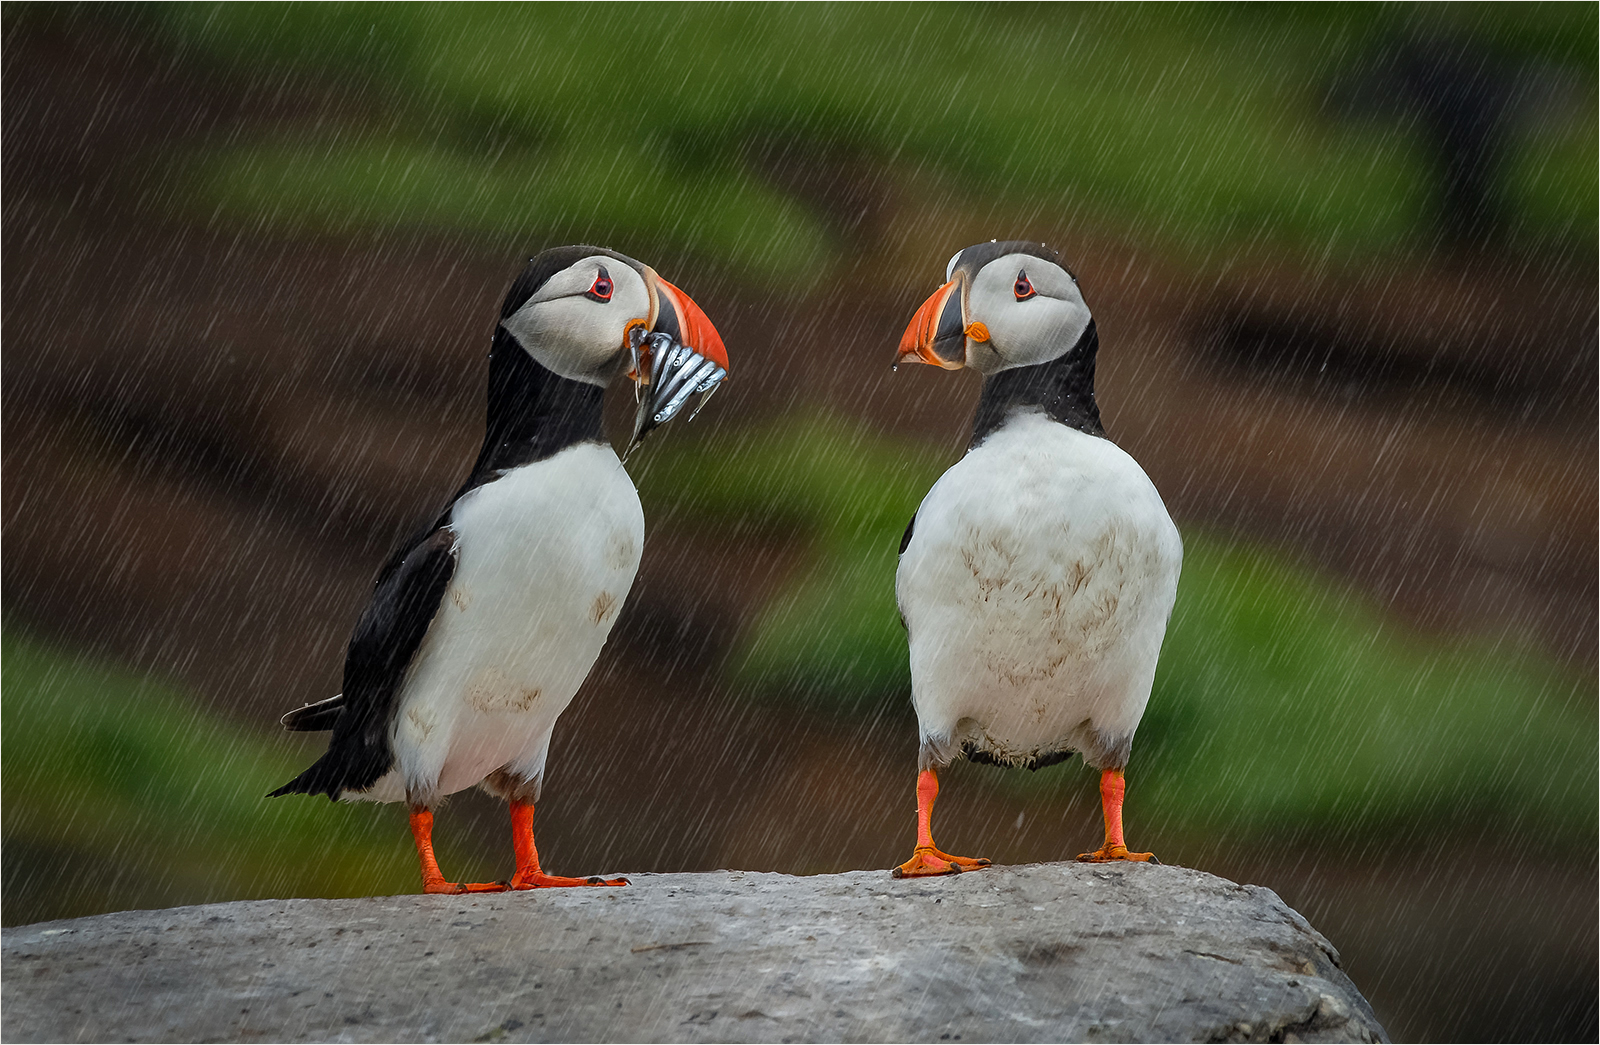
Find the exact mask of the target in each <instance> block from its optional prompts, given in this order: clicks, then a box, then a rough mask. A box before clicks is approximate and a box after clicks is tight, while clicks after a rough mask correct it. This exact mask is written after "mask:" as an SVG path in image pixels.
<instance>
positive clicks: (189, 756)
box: [0, 630, 417, 925]
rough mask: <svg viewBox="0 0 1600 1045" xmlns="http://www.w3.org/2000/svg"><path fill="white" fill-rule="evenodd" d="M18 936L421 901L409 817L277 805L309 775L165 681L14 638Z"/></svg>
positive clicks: (10, 634)
mask: <svg viewBox="0 0 1600 1045" xmlns="http://www.w3.org/2000/svg"><path fill="white" fill-rule="evenodd" d="M0 643H3V645H0V650H3V665H4V701H3V707H4V723H5V728H4V732H3V734H0V782H3V784H0V787H3V791H4V794H5V817H4V821H3V835H4V847H3V853H4V868H5V890H4V895H5V922H6V924H8V925H13V924H17V923H18V922H26V921H36V920H42V919H47V918H66V917H74V916H77V915H80V914H90V913H96V912H99V911H103V910H112V909H119V908H129V907H167V906H171V905H173V904H177V903H185V904H188V903H206V902H210V901H216V900H240V899H261V898H268V897H280V896H365V895H371V894H374V893H396V892H410V891H415V889H416V884H417V879H416V874H417V872H416V857H415V854H414V852H413V850H412V846H411V837H410V834H409V833H408V832H407V830H406V825H405V820H404V817H403V816H401V817H397V816H395V815H393V813H392V811H390V812H391V815H389V816H383V815H382V814H381V812H379V811H377V810H374V809H371V808H361V807H352V806H348V805H335V804H334V803H331V802H328V801H327V800H325V799H322V800H317V801H307V800H305V799H304V798H288V799H267V798H266V797H264V796H265V795H266V793H267V792H268V791H269V790H271V789H272V788H275V787H277V786H278V785H279V784H282V783H283V782H284V781H285V780H288V779H289V778H290V777H292V776H293V775H294V774H295V773H296V772H298V771H299V770H300V769H302V768H304V764H303V762H301V761H300V760H297V759H296V758H295V757H294V756H293V755H291V754H289V753H288V750H287V745H285V744H284V743H283V742H282V741H281V740H280V741H278V742H274V741H272V740H270V739H268V738H267V737H266V736H263V735H261V734H259V733H254V732H248V731H246V730H244V729H241V728H239V727H238V726H237V725H234V724H232V723H229V722H226V721H224V720H222V719H220V718H219V717H217V716H215V715H212V714H210V713H208V712H206V711H204V710H202V709H201V707H200V705H199V704H198V702H197V701H196V700H195V699H194V697H193V696H192V695H191V694H187V693H184V692H182V691H181V690H179V689H177V688H176V687H172V686H168V685H164V684H162V683H161V682H159V681H157V680H153V679H150V678H145V677H140V676H136V675H133V674H130V673H129V672H127V671H124V670H121V669H118V668H116V667H113V666H110V665H106V664H103V663H99V662H96V661H95V660H93V659H91V658H88V657H83V656H79V655H76V654H74V653H73V652H71V651H67V650H62V649H59V648H57V647H54V646H52V645H49V644H47V643H44V642H41V641H38V640H36V639H33V638H30V637H27V636H25V635H19V634H17V633H15V632H14V631H11V630H7V632H6V633H5V634H4V636H3V637H0Z"/></svg>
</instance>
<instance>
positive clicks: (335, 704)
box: [278, 693, 344, 733]
mask: <svg viewBox="0 0 1600 1045" xmlns="http://www.w3.org/2000/svg"><path fill="white" fill-rule="evenodd" d="M343 714H344V694H343V693H337V694H335V695H333V696H331V697H329V698H328V699H327V700H319V701H317V702H316V703H315V704H307V705H305V706H304V707H298V708H295V709H294V710H293V711H291V712H289V713H288V714H287V715H285V716H283V717H282V718H280V719H279V720H278V721H279V722H282V723H283V728H284V729H287V730H292V731H293V732H296V733H317V732H321V731H322V730H325V729H332V728H333V726H334V723H336V722H338V721H339V718H340V716H342V715H343Z"/></svg>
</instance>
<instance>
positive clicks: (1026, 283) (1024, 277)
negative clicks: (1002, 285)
mask: <svg viewBox="0 0 1600 1045" xmlns="http://www.w3.org/2000/svg"><path fill="white" fill-rule="evenodd" d="M1011 290H1012V292H1013V293H1015V294H1016V295H1017V300H1018V301H1026V300H1028V299H1029V298H1031V297H1037V296H1038V293H1039V292H1038V291H1037V290H1034V289H1033V283H1032V281H1030V280H1029V279H1028V271H1027V269H1021V270H1019V271H1018V272H1017V281H1016V282H1015V283H1014V284H1012V286H1011Z"/></svg>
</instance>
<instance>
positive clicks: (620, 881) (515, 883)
mask: <svg viewBox="0 0 1600 1045" xmlns="http://www.w3.org/2000/svg"><path fill="white" fill-rule="evenodd" d="M627 884H628V880H627V879H626V878H601V877H598V876H590V877H588V878H562V877H561V876H559V875H553V874H545V873H543V872H542V871H518V872H517V873H516V874H515V875H513V876H512V878H511V888H512V889H515V890H519V891H520V890H524V889H570V888H573V887H575V886H581V885H627Z"/></svg>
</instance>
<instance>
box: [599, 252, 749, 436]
mask: <svg viewBox="0 0 1600 1045" xmlns="http://www.w3.org/2000/svg"><path fill="white" fill-rule="evenodd" d="M645 283H646V285H648V286H649V288H650V298H651V300H650V306H651V307H650V312H651V315H650V318H649V321H648V325H647V326H646V325H641V328H640V329H639V330H638V331H637V332H636V334H635V332H630V338H629V347H630V348H631V349H632V350H633V351H635V352H636V353H637V357H636V361H635V364H634V368H633V371H632V373H633V376H634V377H635V379H636V380H637V381H638V382H639V384H640V386H641V391H642V390H643V387H644V386H648V391H642V394H641V395H640V397H639V410H638V413H637V414H636V415H635V416H634V421H633V439H632V440H631V441H630V442H629V444H628V450H627V453H624V454H623V457H624V458H626V457H627V454H628V453H632V452H633V449H634V447H636V446H638V445H639V443H640V442H641V441H643V439H644V437H645V436H646V435H647V434H649V432H651V431H652V430H653V429H656V428H659V427H661V426H662V425H664V424H666V423H667V422H668V421H670V420H672V419H673V418H674V417H675V416H677V414H678V412H679V411H680V410H682V409H683V406H684V404H685V403H687V402H688V401H689V397H690V396H692V395H695V394H696V393H698V394H699V395H700V405H701V406H704V405H705V402H706V400H707V399H709V398H710V397H711V393H713V392H715V391H716V390H717V386H718V385H719V384H720V383H721V382H722V381H723V379H724V378H726V377H727V376H728V350H727V348H726V347H725V346H724V345H723V343H722V335H720V334H718V333H717V328H716V327H715V326H713V325H712V323H711V317H709V316H707V315H706V314H705V311H704V310H703V309H702V308H701V307H700V306H699V305H697V304H695V303H694V300H693V299H692V298H690V297H689V295H687V294H685V293H684V292H683V291H681V290H679V289H678V288H677V287H675V286H673V285H672V284H671V283H668V282H667V281H666V280H664V279H662V278H661V277H660V276H659V275H657V274H656V272H655V270H653V269H650V268H648V267H646V268H645ZM635 336H637V340H635ZM699 412H700V411H699V408H698V407H696V409H695V413H699ZM690 416H691V417H692V416H693V415H692V414H691V415H690Z"/></svg>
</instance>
